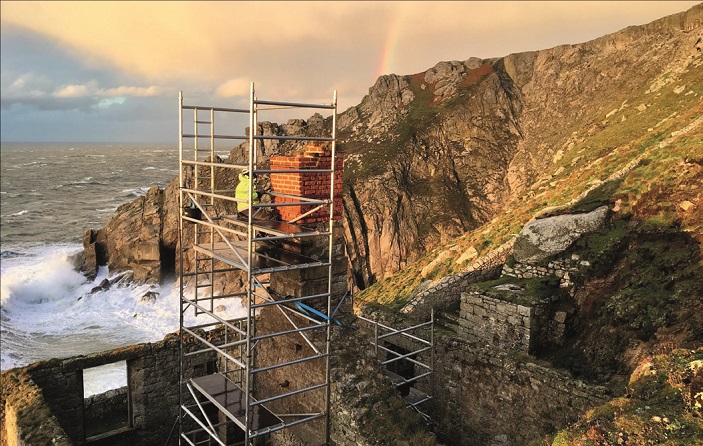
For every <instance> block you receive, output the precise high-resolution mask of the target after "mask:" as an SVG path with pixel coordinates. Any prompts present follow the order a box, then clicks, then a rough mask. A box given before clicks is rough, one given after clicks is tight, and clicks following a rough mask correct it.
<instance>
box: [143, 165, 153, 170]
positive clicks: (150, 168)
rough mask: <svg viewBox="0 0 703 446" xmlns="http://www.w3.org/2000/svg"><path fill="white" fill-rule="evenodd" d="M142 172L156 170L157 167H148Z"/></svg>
mask: <svg viewBox="0 0 703 446" xmlns="http://www.w3.org/2000/svg"><path fill="white" fill-rule="evenodd" d="M142 170H156V167H152V166H147V167H145V168H143V169H142Z"/></svg>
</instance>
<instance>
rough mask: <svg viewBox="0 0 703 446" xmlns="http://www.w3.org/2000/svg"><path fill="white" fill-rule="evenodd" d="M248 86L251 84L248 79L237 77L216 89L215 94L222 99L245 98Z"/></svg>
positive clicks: (247, 93)
mask: <svg viewBox="0 0 703 446" xmlns="http://www.w3.org/2000/svg"><path fill="white" fill-rule="evenodd" d="M250 86H251V82H250V81H249V79H246V78H243V77H238V78H236V79H230V80H228V81H227V82H224V83H223V84H221V85H220V86H219V87H217V90H216V94H217V96H220V97H223V98H232V97H238V96H247V95H249V91H250Z"/></svg>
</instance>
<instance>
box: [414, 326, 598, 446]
mask: <svg viewBox="0 0 703 446" xmlns="http://www.w3.org/2000/svg"><path fill="white" fill-rule="evenodd" d="M436 342H437V344H436V350H435V377H434V382H435V385H434V395H435V399H434V400H433V402H431V404H430V405H429V406H427V409H426V410H427V413H428V414H429V415H430V416H431V417H432V419H433V420H434V422H435V431H436V432H438V441H440V442H443V443H445V444H451V445H457V446H479V445H480V446H511V445H515V446H518V445H527V444H529V443H530V442H533V441H535V444H538V443H536V441H537V440H540V439H543V438H544V437H545V436H546V435H548V434H551V433H555V432H556V431H557V430H558V429H560V428H563V427H564V426H566V425H567V423H569V422H573V421H576V420H577V419H578V417H579V415H580V414H582V413H583V412H585V411H586V410H588V409H590V408H592V407H595V406H597V405H600V404H602V403H604V402H605V401H606V400H607V399H608V395H607V391H606V390H605V389H604V388H602V387H594V386H589V385H586V384H584V383H583V382H581V381H578V380H575V379H573V378H572V377H571V376H570V375H568V374H567V373H562V372H560V371H557V370H555V369H552V368H548V367H543V366H540V365H538V364H535V363H532V362H528V361H526V359H528V358H527V357H524V356H521V355H519V354H518V355H516V354H510V353H507V352H501V351H498V350H495V349H493V348H491V347H487V346H482V345H480V344H478V343H472V342H470V341H467V340H464V339H460V338H456V337H450V336H446V335H439V334H438V335H437V337H436ZM418 387H419V389H420V390H424V391H427V390H429V389H423V388H422V385H420V386H418ZM539 444H541V443H539Z"/></svg>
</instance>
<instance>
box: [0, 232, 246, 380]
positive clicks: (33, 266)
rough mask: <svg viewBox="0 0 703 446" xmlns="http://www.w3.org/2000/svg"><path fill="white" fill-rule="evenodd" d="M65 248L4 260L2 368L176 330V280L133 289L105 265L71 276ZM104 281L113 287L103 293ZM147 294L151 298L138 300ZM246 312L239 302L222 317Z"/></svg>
mask: <svg viewBox="0 0 703 446" xmlns="http://www.w3.org/2000/svg"><path fill="white" fill-rule="evenodd" d="M62 249H63V252H59V253H57V252H56V250H57V247H56V246H46V245H45V246H42V247H38V248H37V249H36V250H35V251H34V252H33V254H34V255H33V256H30V257H27V258H22V257H19V256H18V257H11V256H13V255H14V254H9V253H8V254H4V255H6V256H10V257H8V259H4V260H3V262H2V282H1V287H0V293H1V298H2V318H3V324H2V330H3V336H2V342H3V348H2V368H3V369H6V368H8V367H15V366H21V365H25V364H28V363H30V362H33V361H37V360H41V359H48V358H54V357H67V356H74V355H78V354H89V353H93V352H96V351H102V350H108V349H112V348H117V347H120V346H125V345H130V344H135V343H139V342H154V341H158V340H160V339H162V338H163V337H164V336H165V335H166V334H168V333H172V332H174V331H176V330H177V329H178V320H179V308H180V307H179V287H178V286H176V285H175V284H174V283H166V284H163V285H161V286H155V285H141V284H134V283H130V282H128V281H127V280H126V277H125V276H124V275H120V274H111V273H110V272H109V270H108V269H107V268H106V267H101V268H99V270H98V274H97V276H96V278H95V279H94V280H88V279H86V277H85V276H83V275H82V274H80V273H77V272H76V271H74V269H73V265H72V263H71V261H70V253H71V251H70V250H68V249H66V247H63V248H62ZM73 251H74V252H75V251H76V249H75V248H74V249H73ZM27 254H30V253H27ZM104 279H107V282H108V283H110V284H111V285H109V286H107V287H104V288H101V287H100V284H101V283H103V281H104ZM148 292H152V293H155V294H156V295H157V297H156V299H152V300H145V301H142V297H143V296H144V295H145V294H147V293H148ZM245 312H246V309H245V308H243V307H242V306H241V303H240V301H239V300H237V301H235V302H233V303H231V304H229V305H228V308H227V310H226V311H225V312H224V313H223V314H222V317H225V318H227V319H233V318H236V317H240V316H241V315H243V314H244V313H245ZM184 316H185V318H186V323H187V324H188V325H196V324H198V323H202V322H204V321H205V320H204V319H203V316H202V315H201V316H198V317H196V316H194V315H193V314H192V313H190V312H189V313H187V314H186V315H184ZM13 339H14V341H13V342H9V341H8V340H13Z"/></svg>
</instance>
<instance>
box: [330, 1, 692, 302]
mask: <svg viewBox="0 0 703 446" xmlns="http://www.w3.org/2000/svg"><path fill="white" fill-rule="evenodd" d="M701 23H703V5H698V6H695V7H694V8H692V9H691V10H689V11H686V12H682V13H680V14H675V15H672V16H670V17H665V18H663V19H660V20H657V21H655V22H652V23H650V24H648V25H643V26H633V27H629V28H626V29H624V30H622V31H619V32H616V33H614V34H610V35H607V36H604V37H601V38H598V39H595V40H592V41H590V42H586V43H582V44H576V45H561V46H558V47H555V48H551V49H547V50H541V51H532V52H525V53H518V54H511V55H509V56H506V57H503V58H498V59H483V60H481V59H476V58H472V59H468V60H466V61H463V62H459V61H452V62H440V63H438V64H437V65H436V66H435V67H433V68H431V69H429V70H427V71H426V72H424V73H418V74H415V75H408V76H397V75H388V76H382V77H381V78H379V80H378V81H377V82H376V84H375V85H374V86H373V87H372V88H371V89H370V90H369V94H368V95H367V96H366V97H364V99H363V100H362V102H361V103H360V104H359V105H358V106H356V107H352V108H350V109H349V110H347V111H345V112H344V113H342V114H341V115H340V118H339V126H340V132H339V134H340V136H341V140H342V144H343V145H344V147H346V149H347V160H348V165H347V167H346V172H347V173H349V175H347V178H348V181H347V189H346V194H345V209H346V212H347V215H346V221H345V223H346V226H347V248H348V253H349V256H350V259H351V262H352V265H353V268H354V271H355V281H356V283H357V285H358V286H359V288H362V289H363V288H365V287H367V286H368V285H370V284H372V283H374V282H375V281H378V280H381V279H383V278H384V277H387V276H389V275H390V274H392V273H394V272H396V271H398V270H399V269H401V268H403V267H404V266H405V265H407V264H409V263H410V262H412V261H413V260H415V259H416V258H418V257H419V256H421V255H423V254H424V253H426V252H427V251H429V250H431V249H433V248H435V247H437V246H438V245H440V244H442V243H443V242H445V241H446V240H448V239H450V238H453V237H454V236H456V235H457V234H460V233H463V232H465V231H467V230H470V229H472V228H474V227H476V226H477V225H479V224H481V223H484V222H486V221H488V220H490V219H491V218H493V217H494V216H495V215H496V214H497V213H499V212H500V211H502V210H503V209H505V208H506V207H508V206H509V203H510V202H511V200H515V199H517V198H518V197H521V196H523V195H524V193H525V192H528V191H529V189H530V187H531V186H532V185H533V184H534V183H535V181H537V180H538V179H539V178H540V176H543V175H544V173H545V171H546V170H547V169H548V168H549V167H550V165H552V163H554V162H556V161H558V160H559V159H561V158H562V157H564V156H567V155H568V154H569V152H570V151H571V150H572V149H573V148H574V146H575V145H576V144H579V143H580V142H583V141H584V140H585V138H587V137H588V136H589V135H592V134H593V133H594V132H597V131H599V130H602V129H603V128H605V127H607V126H608V125H610V123H611V121H613V119H615V118H614V117H613V116H614V115H613V114H611V115H610V116H607V115H608V113H609V112H610V111H611V110H613V109H615V110H622V109H624V108H627V107H629V106H630V105H632V106H633V107H634V106H635V105H636V104H628V103H627V100H628V99H629V98H631V97H632V96H634V95H636V94H642V93H649V94H656V93H657V91H658V90H659V89H661V88H662V87H663V86H664V85H667V83H670V82H673V79H672V77H671V76H665V75H664V74H665V73H667V72H681V71H682V70H686V69H687V68H686V67H687V66H688V65H689V64H690V63H691V62H692V61H693V60H694V59H695V58H697V57H700V56H699V54H700V52H699V51H698V50H697V47H696V45H698V42H697V39H698V37H700V36H701V34H702V31H701V30H702V29H703V27H702V26H701ZM633 66H636V67H638V69H637V70H636V72H633V70H632V67H633ZM604 117H606V119H605V120H604V119H603V118H604ZM618 117H619V118H622V116H618Z"/></svg>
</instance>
